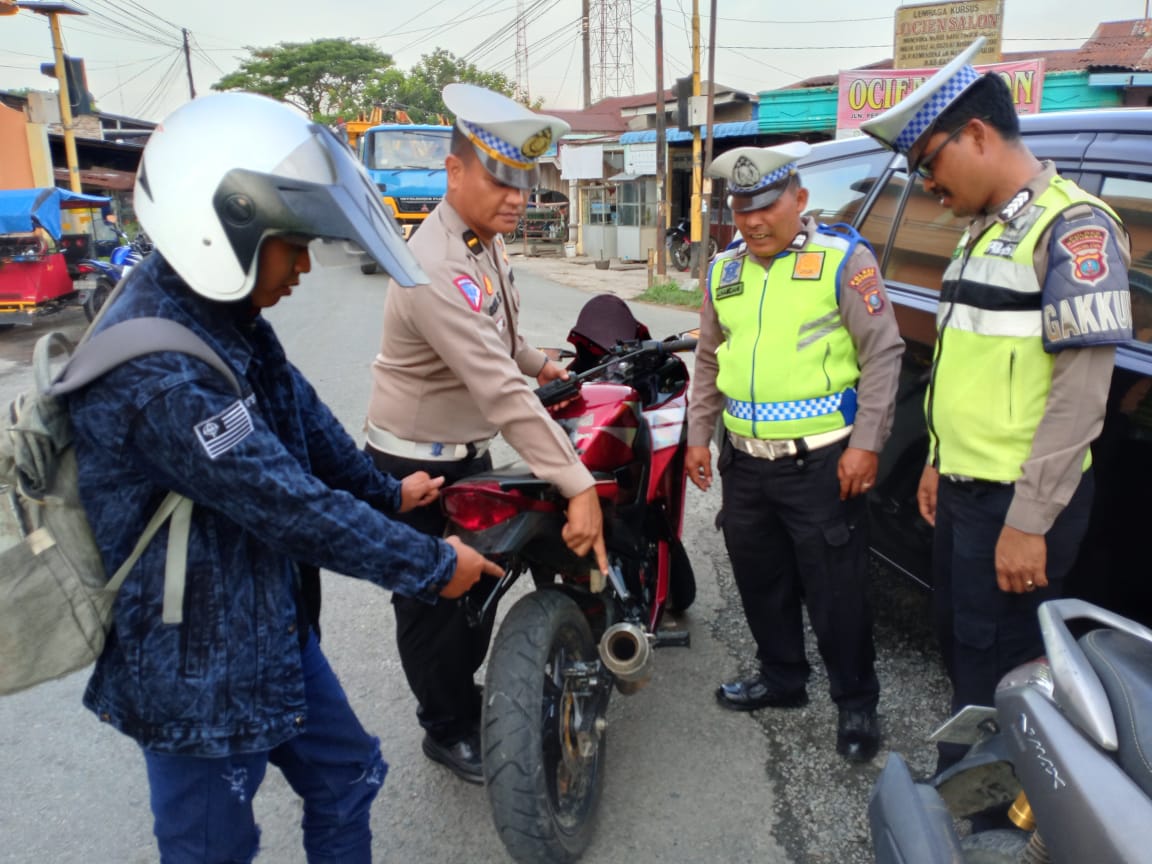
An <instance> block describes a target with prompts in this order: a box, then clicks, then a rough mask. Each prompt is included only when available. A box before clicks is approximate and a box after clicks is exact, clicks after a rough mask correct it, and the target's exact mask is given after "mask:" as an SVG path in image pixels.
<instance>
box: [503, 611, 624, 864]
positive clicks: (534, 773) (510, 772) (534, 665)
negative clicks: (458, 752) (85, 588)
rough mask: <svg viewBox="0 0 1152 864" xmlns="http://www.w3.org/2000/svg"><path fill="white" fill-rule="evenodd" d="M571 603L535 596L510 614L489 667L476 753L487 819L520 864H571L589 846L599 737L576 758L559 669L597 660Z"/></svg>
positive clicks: (601, 750) (599, 780)
mask: <svg viewBox="0 0 1152 864" xmlns="http://www.w3.org/2000/svg"><path fill="white" fill-rule="evenodd" d="M596 656H597V654H596V644H595V642H594V641H593V639H592V632H591V630H590V629H589V626H588V622H587V620H585V618H584V615H583V613H582V612H581V611H580V608H579V607H578V606H577V605H576V603H575V602H574V601H573V600H572V599H571V598H569V597H567V596H566V595H564V594H562V593H560V592H559V591H554V590H538V591H533V592H532V593H531V594H528V595H526V596H524V597H522V598H520V600H518V601H517V602H516V604H515V605H514V606H513V607H512V608H511V609H510V610H509V611H508V614H507V616H505V618H504V622H503V624H501V626H500V630H499V632H498V633H497V635H496V639H495V640H494V642H493V645H492V651H491V654H490V655H489V658H488V672H487V675H486V676H485V682H484V707H483V717H482V720H481V744H482V747H483V753H484V782H485V785H486V787H487V789H488V801H489V803H490V804H491V807H492V818H493V821H494V822H495V824H496V831H497V833H498V834H499V835H500V839H501V840H502V841H503V843H504V846H505V848H506V849H507V850H508V853H509V854H510V855H511V856H512V858H513V859H514V860H516V861H519V862H521V864H528V862H538V861H555V862H573V861H576V860H577V859H578V858H579V857H580V855H581V854H582V853H583V851H584V849H585V847H587V845H588V842H589V841H590V840H591V839H592V834H593V831H594V829H595V820H596V815H597V810H598V806H599V802H600V792H601V789H602V787H603V780H604V755H605V738H604V736H603V733H601V734H600V736H599V738H598V739H597V740H596V741H595V744H594V745H593V748H592V752H591V753H590V754H588V755H582V754H581V753H580V750H579V747H578V745H577V742H576V741H575V739H574V737H573V736H572V735H571V734H570V732H571V730H570V729H569V728H568V726H567V724H568V723H569V722H570V721H571V720H572V719H573V718H572V715H573V712H574V709H575V696H574V694H573V692H572V691H571V690H570V689H568V688H570V686H571V685H569V684H568V683H567V682H566V679H565V675H564V670H565V668H566V666H567V664H568V663H570V662H574V661H583V662H591V661H595V659H596Z"/></svg>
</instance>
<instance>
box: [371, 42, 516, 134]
mask: <svg viewBox="0 0 1152 864" xmlns="http://www.w3.org/2000/svg"><path fill="white" fill-rule="evenodd" d="M453 81H467V82H469V83H471V84H479V85H480V86H481V87H487V88H488V89H490V90H495V91H496V92H498V93H504V94H505V95H508V96H511V95H512V90H513V84H512V82H511V81H509V80H508V78H506V77H505V76H504V75H501V74H500V73H499V72H483V71H481V70H480V69H478V68H477V67H476V66H475V65H474V64H472V63H468V62H466V61H464V60H461V59H460V58H458V57H456V55H454V54H453V53H452V52H451V51H446V50H444V49H443V48H437V49H436V50H435V51H433V52H432V53H431V54H425V55H424V56H423V57H421V58H420V62H418V63H417V64H416V65H415V66H413V67H412V69H411V70H409V72H408V74H407V75H404V74H400V73H397V74H394V75H384V76H381V77H380V78H379V79H378V80H377V83H376V86H372V87H369V88H368V96H369V98H370V99H371V101H372V103H373V104H376V105H384V106H386V107H396V108H402V109H403V110H405V111H407V112H408V115H409V116H410V117H411V118H412V120H413V121H414V122H417V123H423V122H429V121H431V122H436V117H437V115H444V116H446V115H447V114H448V109H447V108H445V107H444V101H443V100H442V99H441V98H440V91H441V90H442V89H444V85H445V84H451V83H452V82H453Z"/></svg>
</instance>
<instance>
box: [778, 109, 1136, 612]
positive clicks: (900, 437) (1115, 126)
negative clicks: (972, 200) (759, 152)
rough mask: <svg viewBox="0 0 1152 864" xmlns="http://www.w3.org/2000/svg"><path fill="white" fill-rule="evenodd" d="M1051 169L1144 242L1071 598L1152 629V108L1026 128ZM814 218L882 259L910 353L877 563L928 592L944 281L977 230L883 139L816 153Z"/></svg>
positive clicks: (1026, 121)
mask: <svg viewBox="0 0 1152 864" xmlns="http://www.w3.org/2000/svg"><path fill="white" fill-rule="evenodd" d="M1020 120H1021V127H1022V132H1023V135H1024V141H1025V143H1026V144H1027V145H1028V147H1029V149H1031V150H1032V152H1033V153H1034V154H1035V155H1036V156H1037V157H1039V158H1041V159H1050V160H1052V161H1054V162H1055V163H1056V167H1057V170H1058V171H1059V172H1060V173H1061V174H1062V175H1063V176H1065V177H1068V178H1069V179H1072V180H1074V181H1076V182H1077V183H1078V184H1079V185H1080V186H1081V187H1082V188H1084V189H1085V190H1086V191H1088V192H1091V193H1093V194H1095V195H1097V196H1099V197H1100V198H1103V199H1104V200H1105V201H1107V202H1108V203H1109V204H1110V205H1111V206H1112V207H1113V208H1114V209H1115V210H1116V212H1117V213H1119V214H1120V216H1121V217H1122V218H1123V220H1124V224H1125V226H1126V227H1127V229H1128V231H1129V233H1130V234H1131V237H1132V268H1131V276H1130V281H1131V288H1132V316H1133V330H1134V337H1135V338H1133V339H1132V341H1131V342H1129V343H1128V344H1127V345H1123V346H1121V347H1120V349H1119V350H1118V351H1117V356H1116V367H1115V371H1114V372H1113V375H1112V385H1111V391H1110V394H1109V399H1108V409H1107V416H1106V419H1105V422H1104V428H1103V431H1102V433H1101V435H1100V437H1099V439H1098V440H1097V441H1096V443H1095V444H1094V445H1093V448H1092V451H1093V453H1092V456H1093V463H1094V465H1095V469H1096V499H1095V504H1094V508H1093V516H1092V523H1091V525H1090V527H1089V529H1088V535H1087V536H1086V538H1085V540H1084V543H1083V546H1082V548H1081V553H1080V558H1079V560H1078V561H1077V564H1076V566H1075V568H1074V570H1073V572H1072V574H1071V575H1070V577H1069V579H1068V582H1067V590H1068V593H1070V594H1072V595H1074V596H1078V597H1083V598H1085V599H1088V600H1091V601H1093V602H1096V603H1099V604H1100V605H1103V606H1106V607H1109V608H1111V609H1114V610H1116V611H1118V612H1122V613H1123V614H1126V615H1129V616H1131V617H1134V618H1136V619H1138V620H1141V621H1143V622H1145V623H1148V624H1152V579H1150V578H1149V559H1150V557H1152V556H1150V555H1149V552H1148V550H1147V549H1145V546H1144V539H1145V538H1144V532H1145V531H1149V540H1150V542H1152V524H1150V520H1149V519H1148V517H1147V514H1148V512H1149V511H1148V510H1145V507H1147V506H1148V505H1147V501H1148V499H1149V498H1150V497H1152V160H1150V159H1149V156H1148V154H1149V153H1152V110H1147V109H1114V110H1101V111H1070V112H1058V113H1050V114H1038V115H1035V116H1026V117H1021V118H1020ZM800 170H801V177H802V179H803V181H804V185H805V186H807V187H808V189H809V192H810V210H809V213H810V214H811V215H814V216H815V217H816V218H818V219H819V220H821V221H823V222H828V223H835V222H847V223H850V224H851V225H853V226H855V227H856V228H857V230H859V231H860V233H861V234H862V235H863V236H864V237H865V239H867V240H868V242H869V243H870V244H871V245H872V248H873V249H874V250H875V252H876V257H877V259H878V260H879V261H880V265H881V268H882V270H883V274H884V281H885V283H886V285H887V288H888V292H889V296H890V297H891V299H892V302H893V305H894V307H895V310H896V318H897V321H898V322H899V325H900V331H901V334H902V335H903V337H904V340H905V343H906V345H907V348H906V350H905V355H904V367H903V371H902V375H901V379H900V388H899V391H898V394H897V402H896V421H895V426H894V428H893V432H892V437H891V439H890V440H889V442H888V445H887V447H886V448H885V450H884V453H883V454H882V455H881V459H880V475H879V477H878V479H877V485H876V488H875V489H874V490H873V491H872V492H871V493H870V496H869V497H870V502H869V504H870V515H871V519H872V544H873V552H874V553H875V554H876V555H877V556H878V557H879V558H880V559H882V560H883V561H885V562H887V563H888V564H889V565H891V566H893V567H895V568H897V569H899V570H901V571H903V572H904V573H906V574H908V575H909V576H911V577H912V578H913V579H916V580H917V581H919V582H921V583H923V584H924V585H925V586H929V585H930V583H931V578H930V574H931V567H930V564H931V559H930V554H931V542H932V529H931V527H930V526H929V525H928V524H927V523H926V522H924V520H923V519H922V518H921V517H920V515H919V511H918V509H917V506H916V489H917V486H918V484H919V480H920V474H921V471H922V470H923V467H924V463H925V460H926V458H927V448H928V436H927V431H926V428H925V421H924V394H925V388H926V385H927V383H928V374H929V369H930V367H931V363H932V351H933V345H934V342H935V334H936V329H935V315H936V307H937V303H938V297H939V290H940V278H941V275H942V274H943V272H944V268H945V267H946V266H947V263H948V261H949V259H950V257H951V255H952V251H953V249H954V248H955V246H956V243H957V241H958V240H959V237H960V234H961V233H962V232H963V230H964V227H965V224H966V222H967V220H965V219H958V218H956V217H954V216H953V215H952V213H951V212H950V211H948V210H945V209H944V208H942V207H941V206H940V204H939V202H938V201H937V200H936V198H934V197H933V196H931V195H929V194H927V192H926V191H925V190H924V187H923V185H922V183H921V181H920V180H919V178H916V177H913V178H912V179H911V180H910V178H909V174H908V171H907V166H906V162H905V160H904V157H903V156H899V155H894V154H892V153H891V152H890V151H888V150H886V149H884V148H882V147H881V146H880V145H879V144H877V143H876V142H875V141H873V140H872V139H870V138H851V139H846V140H840V141H830V142H826V143H823V144H817V145H815V146H814V147H813V151H812V154H811V156H809V157H808V158H807V159H806V160H805V161H804V162H803V163H801V166H800Z"/></svg>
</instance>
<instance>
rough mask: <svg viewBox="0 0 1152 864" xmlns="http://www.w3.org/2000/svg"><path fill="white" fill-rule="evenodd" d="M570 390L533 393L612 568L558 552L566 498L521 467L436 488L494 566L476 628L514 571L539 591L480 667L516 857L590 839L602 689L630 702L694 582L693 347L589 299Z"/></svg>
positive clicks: (503, 833) (497, 802) (513, 616)
mask: <svg viewBox="0 0 1152 864" xmlns="http://www.w3.org/2000/svg"><path fill="white" fill-rule="evenodd" d="M569 341H570V342H572V343H573V344H574V345H575V346H576V352H575V360H574V361H573V363H572V364H571V365H570V367H569V371H570V373H571V377H570V378H569V379H568V380H567V381H554V382H551V384H549V385H547V386H545V387H543V388H541V390H540V391H539V392H540V396H541V400H542V401H543V402H544V404H545V405H555V406H557V408H556V409H555V410H554V412H553V416H554V417H555V419H556V422H558V423H559V424H560V425H561V426H562V427H564V428H565V429H566V430H567V431H568V433H569V435H570V436H571V439H572V441H573V443H574V445H575V447H576V451H577V452H578V453H579V454H580V459H581V461H582V462H583V463H584V464H585V465H586V466H587V467H588V469H589V470H590V471H591V472H592V474H593V477H594V478H595V479H596V483H597V492H598V494H599V497H600V503H601V507H602V509H603V512H604V529H605V540H606V544H607V549H608V556H609V561H610V562H611V567H610V570H609V572H608V573H601V572H599V570H597V569H594V566H593V565H592V564H591V562H590V560H586V559H578V558H576V557H575V556H574V555H573V554H572V553H571V552H570V551H569V550H568V548H567V547H566V546H565V545H564V542H563V540H562V538H561V529H562V527H563V525H564V508H565V503H566V502H565V501H564V499H563V498H562V497H561V496H560V495H559V494H558V492H557V490H556V489H555V488H554V487H552V486H551V485H550V484H548V483H546V482H545V481H542V480H540V479H538V478H536V477H534V476H533V475H532V474H531V473H530V472H529V471H528V470H527V469H526V468H524V469H522V470H516V469H498V470H496V471H494V472H492V473H487V474H482V475H476V476H473V477H469V478H467V479H466V480H463V481H460V482H458V483H456V484H454V485H453V486H451V487H449V488H448V489H446V490H444V492H443V506H444V509H445V512H446V513H447V514H448V516H449V518H450V520H451V526H450V531H451V532H452V533H454V534H459V536H460V537H461V539H463V540H464V542H466V543H468V544H470V545H472V546H474V547H475V548H477V549H479V550H480V551H482V552H483V553H484V554H486V555H488V556H489V557H491V558H493V559H494V560H497V561H498V562H500V563H501V565H502V566H503V567H504V568H505V576H504V578H503V579H501V580H500V581H499V583H498V584H496V585H495V586H494V587H493V589H492V590H491V592H490V593H489V594H488V595H487V597H486V599H485V600H484V601H483V602H482V604H478V605H477V606H475V607H473V608H472V609H471V612H472V614H473V616H474V618H475V620H477V621H482V620H486V619H488V618H490V617H491V616H494V615H495V613H496V606H497V603H498V602H499V600H500V598H501V597H503V596H504V595H505V593H506V592H507V591H508V590H509V588H511V587H512V585H513V584H514V583H515V582H516V581H517V580H518V579H519V578H520V577H521V576H523V575H525V574H528V575H530V576H531V578H532V580H533V582H534V585H535V589H534V590H532V591H531V592H530V593H528V594H526V595H524V596H522V597H521V598H520V599H519V600H518V601H517V602H516V603H515V604H514V605H513V606H512V608H511V609H510V610H509V611H508V613H507V615H506V616H505V618H504V620H503V622H502V624H501V626H500V628H499V631H498V632H497V635H496V638H495V640H494V642H493V646H492V651H491V654H490V656H489V658H488V671H487V676H486V680H485V689H484V703H483V716H482V724H481V725H482V729H481V743H482V747H483V753H484V778H485V783H486V785H487V789H488V798H489V801H490V803H491V806H492V813H493V819H494V821H495V824H496V829H497V831H498V832H499V834H500V837H501V839H502V840H503V842H504V845H505V847H506V848H507V849H508V851H509V853H510V854H511V855H512V857H513V858H514V859H515V860H517V861H519V862H538V861H575V860H576V859H577V858H579V857H580V854H581V853H582V852H583V850H584V848H585V847H586V845H587V844H588V842H589V840H590V838H591V836H592V832H593V830H594V823H595V816H596V811H597V804H598V802H599V798H600V791H601V784H602V783H603V780H604V764H605V763H604V758H605V742H606V725H607V724H606V720H605V713H606V710H607V707H608V700H609V696H610V695H611V693H612V690H613V689H617V690H620V691H621V692H622V693H634V692H635V691H636V690H637V689H639V688H640V687H642V686H643V685H644V684H645V683H646V682H647V681H648V679H649V677H650V676H651V673H652V669H651V664H652V649H653V648H654V647H657V646H660V645H687V644H688V641H689V634H688V632H687V631H686V630H684V629H679V630H674V629H672V628H669V629H666V630H665V629H662V627H661V625H662V623H663V622H664V618H665V613H667V612H680V611H683V610H685V609H687V608H688V606H690V605H691V603H692V601H693V600H694V598H695V594H696V583H695V579H694V577H693V574H692V567H691V564H690V562H689V560H688V555H687V553H686V552H685V550H684V547H683V545H682V543H681V541H680V531H681V525H682V520H683V515H684V489H685V476H684V455H685V449H686V442H687V426H686V414H687V389H688V371H687V367H686V366H685V365H684V362H683V361H682V360H681V359H680V358H679V357H677V356H676V354H677V352H682V351H690V350H692V349H693V348H694V347H695V344H696V340H695V339H694V338H691V337H688V338H683V337H679V336H673V337H670V338H669V339H668V340H665V341H656V340H652V339H650V338H648V331H647V328H645V327H644V326H643V325H642V324H639V323H638V322H637V321H636V320H635V319H634V318H633V317H632V314H631V312H630V311H629V310H628V308H627V306H626V304H625V303H624V302H623V301H622V300H620V299H619V298H618V297H615V296H614V295H600V296H597V297H594V298H593V299H592V300H590V301H589V302H588V304H586V305H585V307H584V309H583V310H582V312H581V313H580V316H579V319H578V321H577V323H576V326H575V327H574V328H573V330H572V332H571V334H570V335H569Z"/></svg>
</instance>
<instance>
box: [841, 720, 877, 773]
mask: <svg viewBox="0 0 1152 864" xmlns="http://www.w3.org/2000/svg"><path fill="white" fill-rule="evenodd" d="M879 749H880V722H879V721H878V720H877V719H876V712H875V711H874V710H873V711H854V710H852V709H849V708H841V709H840V722H839V723H838V724H837V727H836V752H837V753H839V754H840V755H841V756H843V757H844V758H845V759H847V760H848V761H849V762H868V761H869V760H871V759H872V757H873V756H875V755H876V751H877V750H879Z"/></svg>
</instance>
